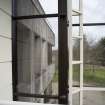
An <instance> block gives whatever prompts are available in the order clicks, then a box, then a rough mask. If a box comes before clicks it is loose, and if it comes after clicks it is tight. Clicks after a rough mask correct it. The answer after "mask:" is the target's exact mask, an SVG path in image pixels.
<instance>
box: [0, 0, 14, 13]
mask: <svg viewBox="0 0 105 105" xmlns="http://www.w3.org/2000/svg"><path fill="white" fill-rule="evenodd" d="M11 5H12V3H11V0H0V9H2V10H4V11H5V12H7V13H8V14H11Z"/></svg>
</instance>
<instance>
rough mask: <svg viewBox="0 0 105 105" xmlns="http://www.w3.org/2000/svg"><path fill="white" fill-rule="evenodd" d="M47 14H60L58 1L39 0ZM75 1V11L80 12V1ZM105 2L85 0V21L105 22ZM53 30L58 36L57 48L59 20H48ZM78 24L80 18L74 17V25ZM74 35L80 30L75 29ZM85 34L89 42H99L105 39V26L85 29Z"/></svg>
mask: <svg viewBox="0 0 105 105" xmlns="http://www.w3.org/2000/svg"><path fill="white" fill-rule="evenodd" d="M39 1H40V3H41V5H42V7H43V8H44V10H45V12H46V13H57V12H58V0H39ZM72 1H73V4H72V5H73V7H72V8H73V9H76V10H78V8H79V7H78V5H79V2H78V1H79V0H72ZM104 9H105V0H83V21H84V23H85V22H86V23H88V22H97V23H98V22H105V12H104ZM48 21H49V23H50V25H51V27H52V30H53V31H54V33H55V36H56V41H55V42H56V46H55V48H57V43H58V23H57V22H58V21H57V18H50V19H48ZM76 22H78V17H73V23H76ZM73 30H74V31H73V34H77V33H78V28H73ZM84 34H85V35H86V36H87V39H88V40H89V41H91V40H92V41H93V42H97V41H98V40H99V39H100V38H102V37H105V26H101V27H99V26H97V27H84Z"/></svg>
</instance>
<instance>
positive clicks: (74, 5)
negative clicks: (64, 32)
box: [72, 0, 80, 10]
mask: <svg viewBox="0 0 105 105" xmlns="http://www.w3.org/2000/svg"><path fill="white" fill-rule="evenodd" d="M79 1H80V0H72V8H73V9H75V10H79Z"/></svg>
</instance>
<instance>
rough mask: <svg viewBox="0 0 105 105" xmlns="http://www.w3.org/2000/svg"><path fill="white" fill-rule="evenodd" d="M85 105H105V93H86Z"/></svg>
mask: <svg viewBox="0 0 105 105" xmlns="http://www.w3.org/2000/svg"><path fill="white" fill-rule="evenodd" d="M83 103H84V105H105V92H101V91H99V92H97V91H84V98H83Z"/></svg>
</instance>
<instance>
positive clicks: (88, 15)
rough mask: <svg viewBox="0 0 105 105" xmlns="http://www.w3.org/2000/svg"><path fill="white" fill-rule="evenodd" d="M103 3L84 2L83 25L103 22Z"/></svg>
mask: <svg viewBox="0 0 105 105" xmlns="http://www.w3.org/2000/svg"><path fill="white" fill-rule="evenodd" d="M73 1H74V0H73ZM104 3H105V0H84V1H83V6H84V8H83V10H84V11H83V13H84V23H87V22H96V23H97V22H105V18H104V17H105V13H104V12H103V10H104V9H105V5H104ZM97 7H98V8H97Z"/></svg>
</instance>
